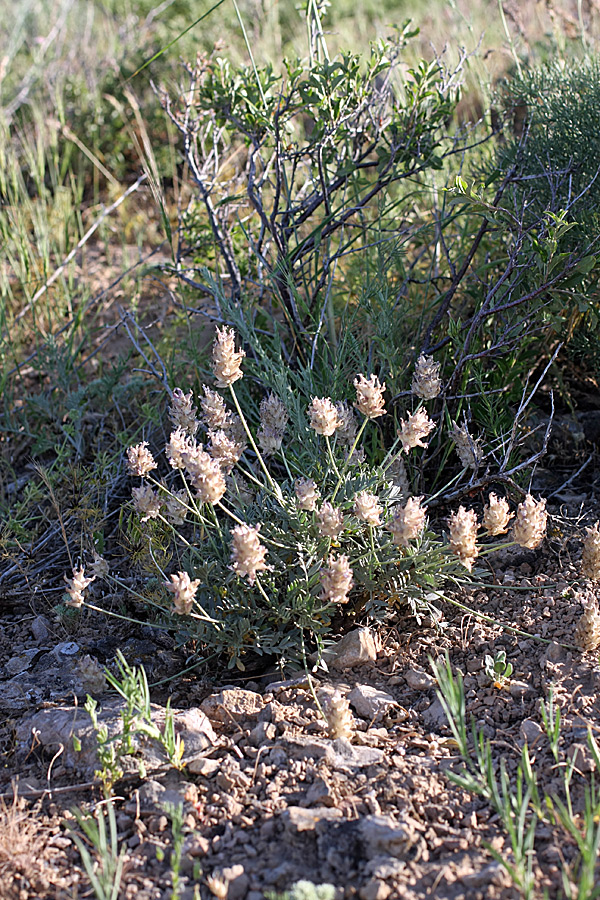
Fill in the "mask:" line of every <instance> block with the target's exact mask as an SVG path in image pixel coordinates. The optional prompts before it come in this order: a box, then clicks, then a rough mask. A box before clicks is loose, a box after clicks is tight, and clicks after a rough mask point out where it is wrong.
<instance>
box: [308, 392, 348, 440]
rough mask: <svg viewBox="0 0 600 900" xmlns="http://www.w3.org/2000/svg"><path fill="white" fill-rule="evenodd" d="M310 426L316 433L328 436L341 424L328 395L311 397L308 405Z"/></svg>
mask: <svg viewBox="0 0 600 900" xmlns="http://www.w3.org/2000/svg"><path fill="white" fill-rule="evenodd" d="M308 415H309V418H310V427H311V428H313V429H314V430H315V431H316V432H317V434H323V435H325V436H326V437H330V436H331V435H332V434H333V433H334V432H335V431H336V429H338V428H339V427H340V425H341V424H342V423H341V422H340V419H339V416H338V413H337V409H336V408H335V406H334V405H333V403H332V402H331V400H330V399H329V398H328V397H313V399H312V402H311V404H310V406H309V407H308Z"/></svg>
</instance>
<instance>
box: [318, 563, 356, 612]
mask: <svg viewBox="0 0 600 900" xmlns="http://www.w3.org/2000/svg"><path fill="white" fill-rule="evenodd" d="M319 577H320V580H321V600H326V601H328V602H329V603H346V602H347V600H348V594H349V593H350V591H351V590H352V585H353V583H354V581H353V577H352V569H351V568H350V560H349V559H348V557H347V556H343V555H342V554H340V555H339V556H330V557H329V559H328V560H327V568H322V569H321V572H320V574H319Z"/></svg>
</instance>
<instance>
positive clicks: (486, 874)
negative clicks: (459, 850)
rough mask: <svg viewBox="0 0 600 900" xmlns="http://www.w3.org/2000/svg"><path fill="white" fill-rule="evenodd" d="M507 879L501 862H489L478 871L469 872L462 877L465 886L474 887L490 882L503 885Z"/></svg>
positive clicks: (480, 886)
mask: <svg viewBox="0 0 600 900" xmlns="http://www.w3.org/2000/svg"><path fill="white" fill-rule="evenodd" d="M506 880H507V879H506V874H505V870H504V867H503V866H502V865H501V864H500V863H499V862H492V863H489V864H488V865H487V866H484V867H483V869H480V870H479V871H478V872H469V874H468V875H463V877H462V878H461V881H462V883H463V884H464V886H465V887H467V888H472V889H475V888H482V887H485V886H486V885H490V884H495V885H502V884H504V883H505V882H506Z"/></svg>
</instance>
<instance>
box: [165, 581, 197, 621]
mask: <svg viewBox="0 0 600 900" xmlns="http://www.w3.org/2000/svg"><path fill="white" fill-rule="evenodd" d="M169 578H170V581H165V582H164V585H165V587H166V589H167V590H168V591H170V593H171V594H173V612H174V613H176V614H177V615H178V616H189V614H190V613H191V611H192V609H193V607H194V600H195V598H196V593H197V591H198V588H199V587H200V579H199V578H198V579H196V580H195V581H192V580H191V578H190V576H189V575H188V573H187V572H177V574H176V575H170V576H169Z"/></svg>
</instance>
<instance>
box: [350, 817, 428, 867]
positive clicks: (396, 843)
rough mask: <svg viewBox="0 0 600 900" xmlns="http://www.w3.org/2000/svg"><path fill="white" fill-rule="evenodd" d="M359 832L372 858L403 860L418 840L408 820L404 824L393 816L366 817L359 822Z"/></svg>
mask: <svg viewBox="0 0 600 900" xmlns="http://www.w3.org/2000/svg"><path fill="white" fill-rule="evenodd" d="M359 831H360V835H361V838H362V840H363V842H364V845H365V850H366V851H367V855H368V856H369V857H370V858H372V857H374V856H393V857H396V858H402V857H404V856H405V854H406V853H407V852H408V850H410V848H411V847H412V846H413V844H414V843H415V840H416V832H415V829H414V826H413V825H412V823H411V822H410V820H409V819H408V818H406V819H405V821H404V822H396V821H395V820H394V819H392V817H391V816H383V815H371V816H365V817H364V818H363V819H361V820H360V822H359Z"/></svg>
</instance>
